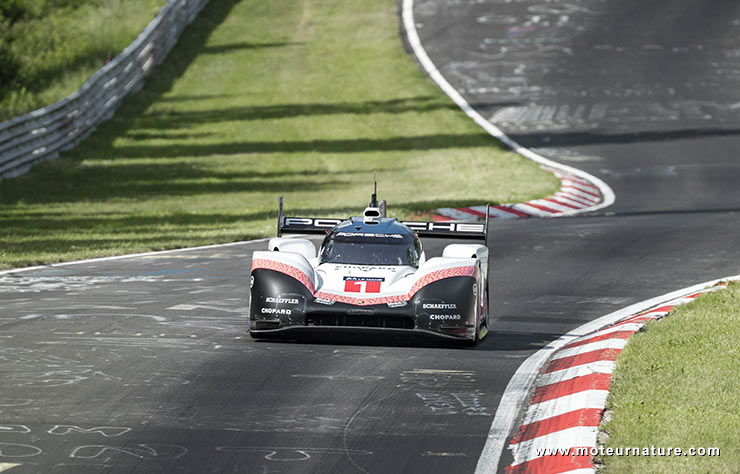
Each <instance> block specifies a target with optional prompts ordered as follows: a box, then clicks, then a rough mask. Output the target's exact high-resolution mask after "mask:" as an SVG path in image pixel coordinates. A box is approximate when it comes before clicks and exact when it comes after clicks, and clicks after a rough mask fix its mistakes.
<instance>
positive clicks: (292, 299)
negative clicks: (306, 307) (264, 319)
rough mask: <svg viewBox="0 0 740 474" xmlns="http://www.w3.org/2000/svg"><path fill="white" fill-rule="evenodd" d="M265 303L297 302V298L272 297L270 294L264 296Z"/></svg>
mask: <svg viewBox="0 0 740 474" xmlns="http://www.w3.org/2000/svg"><path fill="white" fill-rule="evenodd" d="M265 302H266V303H275V304H298V303H299V301H298V299H297V298H273V297H272V296H268V297H267V298H265Z"/></svg>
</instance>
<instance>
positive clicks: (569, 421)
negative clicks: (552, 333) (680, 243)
mask: <svg viewBox="0 0 740 474" xmlns="http://www.w3.org/2000/svg"><path fill="white" fill-rule="evenodd" d="M726 286H727V284H726V283H720V284H718V285H717V286H713V287H710V288H706V289H704V290H700V291H698V292H696V293H693V294H690V295H688V296H683V297H680V298H676V299H674V300H671V301H669V302H668V303H665V304H661V305H660V306H659V307H656V308H653V309H650V310H647V311H642V312H639V313H637V314H633V315H630V316H627V317H625V318H623V319H621V320H619V321H618V322H616V323H614V324H611V325H610V326H608V327H606V328H603V329H599V330H597V331H594V332H591V333H589V334H586V335H583V336H581V337H579V338H577V339H575V340H573V341H571V342H570V343H568V344H566V345H565V346H563V347H561V348H560V349H558V350H557V351H555V352H554V353H553V355H552V357H551V358H550V361H549V362H548V363H547V364H545V366H544V367H543V368H542V372H541V374H540V375H539V377H538V378H537V381H536V382H535V390H534V394H533V395H532V398H531V399H530V401H529V406H528V408H527V411H526V414H525V416H524V420H523V421H522V424H521V426H520V428H519V430H518V432H517V435H516V436H515V437H514V438H513V439H512V440H511V441H510V443H509V449H511V450H512V454H513V456H514V462H513V463H512V464H511V465H510V466H509V467H507V468H506V472H507V473H509V474H531V473H538V474H561V473H566V472H567V473H576V472H578V473H584V474H585V473H594V472H595V469H594V464H593V459H592V458H591V456H590V455H589V456H578V455H576V454H577V451H576V449H575V448H594V447H596V443H597V440H596V437H597V435H598V430H599V424H600V423H601V415H602V413H603V411H604V407H605V406H606V398H607V395H608V394H609V384H610V383H611V377H612V372H613V371H614V368H615V367H616V360H617V356H618V355H619V353H620V352H622V349H623V348H624V347H625V345H626V344H627V339H628V338H629V336H631V335H632V334H634V333H636V332H637V331H639V330H640V328H642V326H643V325H644V324H645V323H646V322H647V321H650V320H654V319H658V318H661V317H663V316H665V315H666V314H668V313H669V312H670V311H671V310H672V309H673V308H675V307H676V306H679V305H681V304H684V303H687V302H690V301H693V299H694V298H696V297H697V296H699V295H702V294H704V293H708V292H711V291H716V290H718V289H722V288H724V287H726ZM561 448H562V449H567V448H570V455H562V454H558V455H553V456H545V455H543V450H544V449H561Z"/></svg>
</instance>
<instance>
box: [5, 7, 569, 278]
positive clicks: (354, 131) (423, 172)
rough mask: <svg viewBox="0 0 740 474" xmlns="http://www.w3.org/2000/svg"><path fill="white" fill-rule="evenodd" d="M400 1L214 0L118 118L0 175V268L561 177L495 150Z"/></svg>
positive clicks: (398, 209)
mask: <svg viewBox="0 0 740 474" xmlns="http://www.w3.org/2000/svg"><path fill="white" fill-rule="evenodd" d="M396 13H397V12H396V4H395V2H394V1H393V0H384V1H378V2H367V1H364V0H303V1H299V2H296V1H294V0H290V1H288V0H271V1H269V2H265V1H262V0H243V1H235V0H218V1H212V2H211V3H210V4H209V5H208V6H207V7H206V8H205V9H204V11H203V12H202V13H201V15H200V16H199V18H198V19H197V20H196V21H195V22H194V23H193V24H192V25H191V26H190V27H189V28H188V29H187V30H186V31H185V33H184V34H183V36H182V37H181V39H180V41H179V43H178V44H177V45H176V47H175V48H174V49H173V51H172V52H171V53H170V56H169V58H168V59H167V61H166V62H165V63H163V64H162V65H161V66H160V68H159V69H158V70H157V72H156V73H155V74H154V75H153V76H152V77H150V78H149V80H148V81H147V83H146V86H145V88H144V89H143V90H142V91H140V92H139V93H137V94H136V95H134V96H132V97H130V98H129V99H128V100H127V101H126V102H125V104H124V105H123V106H122V107H121V108H120V109H119V110H118V112H117V113H116V115H115V117H114V118H113V119H112V120H110V121H108V122H106V123H104V124H103V125H101V127H100V128H99V129H98V131H97V132H96V133H95V134H93V135H92V136H91V137H90V138H89V139H87V140H86V141H85V142H84V143H83V144H81V145H80V146H79V147H78V148H76V149H75V150H73V151H71V152H68V153H66V154H65V155H64V157H63V158H62V159H59V160H55V161H52V162H48V163H44V164H41V165H39V166H36V167H34V169H33V170H32V171H31V172H30V173H28V174H27V175H24V176H21V177H19V178H16V179H11V180H6V181H2V182H0V219H1V220H2V226H1V227H0V267H3V268H9V267H16V266H23V265H33V264H40V263H50V262H58V261H64V260H73V259H79V258H89V257H96V256H103V255H112V254H122V253H129V252H138V251H145V250H157V249H165V248H177V247H183V246H193V245H203V244H210V243H219V242H230V241H237V240H241V239H246V238H254V237H261V236H266V235H271V234H273V233H274V227H275V222H274V220H275V216H276V208H277V197H278V196H280V195H284V196H285V199H286V210H287V212H288V213H290V214H305V215H316V216H338V217H344V216H347V215H349V214H350V213H355V212H359V210H360V209H361V208H363V207H364V206H365V205H366V204H367V202H368V200H369V197H370V192H371V186H372V172H373V170H376V171H377V173H378V181H379V185H378V191H379V196H380V198H382V199H387V200H388V202H389V210H390V213H391V214H392V215H395V216H398V217H402V218H403V217H409V216H411V215H413V214H416V213H421V212H424V211H427V210H429V209H433V208H435V207H439V206H443V205H444V206H463V205H470V204H474V203H475V204H480V203H484V202H486V201H490V202H492V203H501V202H519V201H526V200H529V199H533V198H537V197H542V196H545V195H548V194H551V193H553V192H555V191H556V190H557V188H558V186H559V183H558V181H557V179H555V178H554V177H553V176H552V175H550V174H549V173H546V172H544V171H542V170H540V169H539V167H538V166H537V165H536V164H535V163H533V162H531V161H529V160H526V159H524V158H522V157H520V156H518V155H515V154H513V153H509V152H507V151H505V150H503V149H502V148H501V147H500V146H499V145H498V144H497V142H496V141H495V140H494V139H493V138H491V137H490V136H489V135H488V134H486V133H485V132H484V131H482V130H481V129H480V128H479V127H478V126H476V125H475V124H474V123H473V122H472V121H471V120H470V119H468V118H467V117H466V116H465V115H464V114H463V113H462V112H461V111H460V110H459V109H458V108H457V107H456V106H455V105H454V104H453V103H452V102H451V101H450V100H449V99H448V98H447V96H445V95H444V94H443V93H442V92H441V91H440V90H439V89H438V88H437V87H436V85H434V84H433V83H432V82H431V81H430V80H429V79H428V78H427V77H426V76H425V75H424V74H423V73H422V72H421V71H420V70H419V68H418V67H417V66H416V65H415V64H414V63H413V61H412V60H411V59H410V58H409V57H408V56H407V55H406V53H405V52H404V51H403V48H402V45H401V41H400V39H399V35H398V18H397V14H396Z"/></svg>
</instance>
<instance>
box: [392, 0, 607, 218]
mask: <svg viewBox="0 0 740 474" xmlns="http://www.w3.org/2000/svg"><path fill="white" fill-rule="evenodd" d="M402 19H403V26H404V29H405V30H406V37H407V39H408V42H409V45H410V46H411V49H412V50H413V51H414V55H415V56H416V58H417V59H418V60H419V63H421V65H422V67H423V68H424V70H425V71H426V72H427V74H429V77H431V79H432V80H433V81H434V82H436V83H437V85H438V86H439V87H440V88H441V89H442V90H443V91H444V92H445V93H446V94H447V95H448V96H450V98H451V99H452V100H453V101H454V102H455V103H456V104H457V105H458V107H460V108H461V109H462V110H463V112H465V114H467V116H468V117H470V118H471V119H473V121H474V122H475V123H477V124H478V125H480V126H481V127H482V128H483V129H484V130H485V131H486V132H488V133H489V134H490V135H492V136H493V137H495V138H497V139H499V140H500V141H501V142H503V143H504V144H505V145H506V146H508V147H509V148H511V149H512V150H513V151H515V152H516V153H519V154H520V155H522V156H524V157H526V158H529V159H530V160H533V161H536V162H537V163H540V164H542V165H545V166H548V167H550V168H554V169H557V170H561V171H563V172H565V173H569V174H573V175H575V176H577V177H579V178H582V179H584V180H586V181H588V182H589V183H591V184H592V185H594V186H596V187H597V188H599V191H601V195H602V197H603V201H602V202H601V203H600V204H597V205H595V206H592V207H588V208H586V209H577V210H572V211H567V212H563V213H561V214H557V216H569V215H575V214H581V213H583V212H593V211H596V210H599V209H603V208H605V207H608V206H611V205H612V204H614V199H615V197H614V191H612V189H611V188H610V187H609V186H608V185H607V184H606V183H605V182H603V181H602V180H600V179H599V178H597V177H596V176H593V175H590V174H588V173H586V172H585V171H581V170H579V169H577V168H573V167H570V166H566V165H562V164H560V163H556V162H554V161H552V160H550V159H547V158H545V157H544V156H542V155H539V154H537V153H535V152H534V151H532V150H530V149H528V148H525V147H523V146H521V145H520V144H518V143H517V142H515V141H514V140H512V139H511V138H510V137H509V136H508V135H506V134H505V133H504V132H503V131H502V130H501V129H499V128H498V127H496V126H495V125H493V124H492V123H491V122H489V121H488V120H486V119H485V118H484V117H483V116H482V115H481V114H479V113H478V112H477V111H475V109H473V107H472V106H471V105H470V104H469V103H468V102H467V101H466V100H465V99H464V98H463V96H462V95H460V93H459V92H458V91H457V90H456V89H455V88H454V87H452V85H451V84H450V83H449V82H447V79H445V78H444V76H442V74H441V73H440V72H439V70H438V69H437V67H436V66H435V65H434V63H433V62H432V60H431V59H429V56H428V55H427V53H426V51H425V50H424V47H423V46H422V45H421V40H420V39H419V34H418V33H417V31H416V23H415V21H414V0H403V8H402ZM548 215H549V214H548Z"/></svg>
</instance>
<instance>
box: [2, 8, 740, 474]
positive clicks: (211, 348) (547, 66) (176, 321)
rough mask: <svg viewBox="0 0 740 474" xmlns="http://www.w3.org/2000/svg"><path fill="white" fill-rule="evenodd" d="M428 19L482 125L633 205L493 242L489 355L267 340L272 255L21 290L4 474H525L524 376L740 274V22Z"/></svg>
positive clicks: (11, 312)
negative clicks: (261, 274)
mask: <svg viewBox="0 0 740 474" xmlns="http://www.w3.org/2000/svg"><path fill="white" fill-rule="evenodd" d="M410 7H411V13H412V14H413V23H414V25H415V27H416V30H417V32H418V35H419V38H420V42H421V44H422V45H423V48H424V50H425V51H426V53H427V54H428V55H429V58H430V59H431V61H432V62H433V63H434V65H435V66H436V68H437V69H438V70H439V72H440V73H441V75H442V76H443V77H444V78H445V79H446V80H447V81H448V82H449V83H450V84H451V85H452V87H454V89H455V90H456V91H458V92H459V93H460V94H461V95H462V97H464V98H465V100H466V101H467V103H469V104H470V105H471V107H472V108H473V109H474V110H475V111H477V112H478V113H480V114H481V116H482V117H484V118H485V119H487V120H489V121H490V122H491V123H493V124H495V125H496V126H498V127H499V128H500V129H501V130H503V132H505V133H506V134H507V135H508V136H509V137H511V139H513V140H514V141H516V142H517V143H519V144H520V145H522V146H523V147H526V148H527V149H532V150H534V151H535V152H536V153H537V154H539V155H541V156H544V157H547V158H549V159H552V160H554V161H556V162H562V163H565V164H568V165H570V166H573V167H575V168H578V169H581V170H583V171H585V172H587V173H590V174H591V175H593V176H595V177H597V178H599V179H601V180H603V181H604V182H605V183H606V184H607V185H608V186H609V187H610V188H611V189H613V190H614V193H615V196H616V200H615V202H614V204H613V205H612V206H610V207H608V208H605V209H601V210H598V211H596V212H595V213H592V214H590V215H583V216H572V217H565V218H558V219H520V220H502V221H500V222H495V223H494V224H493V225H491V230H490V232H491V234H490V236H489V242H490V250H491V269H490V275H491V281H490V304H489V305H490V308H491V310H492V315H491V325H490V330H491V332H490V333H489V335H488V336H487V338H486V339H485V340H484V341H483V342H482V343H481V344H480V345H479V346H477V347H475V348H473V349H467V348H460V347H446V346H442V347H438V346H433V345H425V344H408V343H404V342H393V341H360V340H342V341H337V340H333V341H321V342H320V343H319V342H318V341H314V342H304V343H279V342H255V341H253V340H251V339H249V337H248V336H247V334H246V322H247V321H246V313H247V308H248V305H249V301H248V287H249V270H250V266H251V254H252V252H253V251H254V250H261V249H263V248H264V246H265V242H264V241H255V242H247V243H238V244H231V245H225V246H214V247H202V248H197V249H189V250H184V251H172V252H161V253H152V254H144V255H139V256H128V257H121V258H112V259H100V260H94V261H86V262H78V263H73V264H61V265H53V266H47V267H37V268H33V269H26V270H22V271H10V272H3V273H0V290H1V291H2V294H0V298H1V299H2V313H1V314H0V318H1V321H0V324H2V332H1V333H0V338H2V345H0V358H1V360H2V363H1V364H0V387H1V390H0V455H1V456H2V458H0V470H2V469H8V471H9V472H12V473H16V472H18V473H35V472H45V473H46V472H48V473H87V472H90V473H92V472H101V471H103V470H104V471H105V472H115V473H134V472H197V473H208V472H213V473H227V472H233V473H237V472H239V473H242V472H250V473H251V472H254V473H280V472H300V473H306V472H314V473H342V474H344V473H352V472H357V473H373V474H375V473H428V472H445V473H447V472H455V473H458V472H459V473H465V472H469V473H473V472H476V471H478V472H495V471H503V470H504V469H505V467H506V466H508V465H509V464H511V463H512V462H513V458H512V456H511V454H510V453H509V451H507V450H503V451H501V453H499V454H501V455H500V457H499V456H498V455H496V456H489V455H488V454H486V453H488V452H489V451H490V450H487V449H486V446H487V443H488V442H489V433H490V431H491V427H492V423H494V419H495V418H496V417H498V416H499V412H500V404H501V401H502V397H503V395H504V393H505V390H506V388H507V385H508V384H509V382H510V381H511V379H512V376H514V374H515V373H516V372H517V370H518V369H519V368H520V367H521V365H522V363H524V362H525V361H526V360H527V359H529V358H530V357H531V356H532V355H533V354H535V353H537V352H538V351H539V350H541V349H542V348H544V347H546V346H547V345H548V344H549V343H551V342H552V341H555V340H557V339H558V338H560V337H561V336H563V335H564V334H567V333H569V332H571V331H573V330H575V329H576V328H578V327H580V326H583V325H584V324H587V323H590V322H592V321H594V320H597V319H598V318H600V317H602V316H603V315H606V314H609V313H613V312H615V311H618V310H620V309H622V308H624V307H627V306H630V305H633V304H636V303H639V302H641V301H644V300H648V299H650V298H653V297H655V296H657V295H661V294H666V293H669V292H671V291H673V290H676V289H679V288H684V287H689V286H691V285H694V284H697V283H701V282H704V281H709V280H713V279H716V278H720V277H724V276H726V275H734V274H737V273H738V270H737V267H738V264H737V262H738V261H739V258H740V249H738V245H737V244H738V239H737V236H738V235H740V222H738V219H737V212H738V210H740V190H738V187H737V185H736V183H737V182H738V179H740V166H738V164H737V160H736V158H735V157H736V156H737V155H738V152H740V140H738V138H737V129H738V119H737V116H736V113H735V112H734V111H735V110H736V109H737V108H738V106H737V103H738V99H737V97H738V89H739V87H738V85H739V83H738V79H740V72H738V71H737V70H736V68H735V66H734V62H735V61H736V57H737V55H738V54H740V50H739V49H737V47H736V46H735V45H734V42H735V38H736V37H737V33H738V29H740V5H738V4H736V2H731V1H729V0H725V1H719V2H712V4H711V5H709V4H707V5H704V4H700V3H698V2H689V1H679V2H676V1H668V0H655V1H652V2H649V4H646V3H645V2H637V1H635V0H628V1H626V2H625V1H621V2H617V1H615V0H603V1H596V0H580V1H579V0H572V1H569V2H541V1H536V0H522V1H517V0H512V1H500V0H490V1H485V0H483V1H481V0H475V1H472V0H471V1H465V0H446V1H443V0H437V1H420V0H417V1H415V2H413V4H411V5H410ZM389 208H390V209H391V211H392V208H393V203H389ZM358 211H359V210H358ZM445 243H446V242H439V241H438V242H425V245H426V251H427V253H428V254H429V255H435V254H439V253H440V252H441V248H442V246H443V245H444V244H445ZM519 408H523V407H519ZM506 409H507V410H509V411H513V410H514V409H513V408H512V407H509V406H506ZM505 415H506V416H512V417H514V418H517V417H519V416H520V415H521V413H509V412H507V413H506V414H505ZM510 436H513V433H510ZM482 453H483V455H482Z"/></svg>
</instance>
